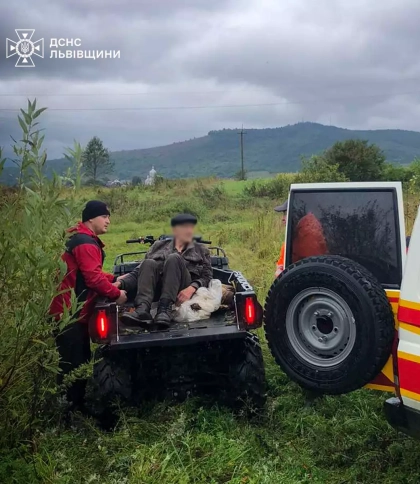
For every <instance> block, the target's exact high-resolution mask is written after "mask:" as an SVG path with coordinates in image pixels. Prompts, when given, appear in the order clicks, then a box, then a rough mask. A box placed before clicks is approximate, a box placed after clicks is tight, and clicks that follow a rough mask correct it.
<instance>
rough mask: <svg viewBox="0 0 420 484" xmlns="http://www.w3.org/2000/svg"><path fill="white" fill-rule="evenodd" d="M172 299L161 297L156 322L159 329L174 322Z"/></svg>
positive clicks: (166, 327) (165, 327)
mask: <svg viewBox="0 0 420 484" xmlns="http://www.w3.org/2000/svg"><path fill="white" fill-rule="evenodd" d="M172 305H173V303H172V301H170V300H168V299H161V300H160V301H159V306H158V310H157V313H156V317H155V324H156V326H157V327H158V329H168V328H169V327H170V326H171V322H172Z"/></svg>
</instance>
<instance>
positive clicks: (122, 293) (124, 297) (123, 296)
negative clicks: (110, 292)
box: [115, 291, 127, 305]
mask: <svg viewBox="0 0 420 484" xmlns="http://www.w3.org/2000/svg"><path fill="white" fill-rule="evenodd" d="M126 301H127V293H126V292H125V291H120V297H119V298H118V299H117V300H116V301H115V302H116V303H117V304H118V305H121V304H124V303H125V302H126Z"/></svg>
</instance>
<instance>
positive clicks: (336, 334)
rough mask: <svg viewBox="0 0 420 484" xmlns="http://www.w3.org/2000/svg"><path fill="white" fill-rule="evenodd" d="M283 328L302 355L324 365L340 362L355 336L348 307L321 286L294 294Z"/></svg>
mask: <svg viewBox="0 0 420 484" xmlns="http://www.w3.org/2000/svg"><path fill="white" fill-rule="evenodd" d="M286 332H287V336H288V337H289V341H290V344H291V345H292V348H293V350H294V351H295V353H296V354H297V355H298V356H299V357H300V358H301V359H303V360H304V361H305V362H307V363H309V364H311V365H314V366H318V367H320V366H321V367H325V368H328V367H331V366H335V365H337V364H339V363H341V362H343V361H344V360H345V358H346V357H347V356H348V355H349V353H350V352H351V350H352V349H353V346H354V343H355V340H356V325H355V320H354V317H353V313H352V311H351V309H350V307H349V306H348V304H347V303H346V301H344V299H343V298H342V297H341V296H339V295H338V294H337V293H335V292H333V291H330V290H329V289H324V288H309V289H305V290H304V291H301V292H300V293H299V294H297V295H296V296H295V297H294V298H293V300H292V302H291V303H290V305H289V308H288V310H287V313H286Z"/></svg>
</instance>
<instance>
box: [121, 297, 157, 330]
mask: <svg viewBox="0 0 420 484" xmlns="http://www.w3.org/2000/svg"><path fill="white" fill-rule="evenodd" d="M121 320H122V322H123V323H124V324H126V325H127V326H133V325H134V326H140V327H141V328H144V329H148V328H149V327H150V325H151V324H152V323H153V317H152V315H151V314H150V307H149V305H148V304H147V303H140V304H139V305H138V306H137V307H136V309H135V310H134V311H133V312H131V313H129V312H125V313H124V314H123V315H122V317H121Z"/></svg>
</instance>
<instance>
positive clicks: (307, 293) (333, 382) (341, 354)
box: [264, 256, 394, 394]
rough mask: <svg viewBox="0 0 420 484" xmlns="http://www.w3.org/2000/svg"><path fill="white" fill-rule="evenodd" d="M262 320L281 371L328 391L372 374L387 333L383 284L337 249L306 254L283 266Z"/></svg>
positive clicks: (383, 355) (390, 328) (389, 338)
mask: <svg viewBox="0 0 420 484" xmlns="http://www.w3.org/2000/svg"><path fill="white" fill-rule="evenodd" d="M264 327H265V333H266V337H267V340H268V344H269V347H270V350H271V352H272V354H273V356H274V358H275V359H276V361H277V363H278V364H279V365H280V367H281V368H282V369H283V371H284V372H285V373H286V374H287V375H288V376H289V377H290V378H291V379H292V380H294V381H295V382H297V383H298V384H299V385H301V386H302V387H304V388H306V389H309V390H313V391H316V392H320V393H328V394H341V393H348V392H351V391H353V390H356V389H358V388H361V387H363V386H364V385H366V384H367V383H369V382H370V381H371V380H373V378H374V377H375V376H376V375H377V374H378V373H379V372H380V371H381V370H382V368H383V366H384V365H385V363H386V361H387V359H388V358H389V355H390V354H391V349H392V343H393V339H394V317H393V313H392V308H391V306H390V304H389V301H388V299H387V297H386V293H385V291H384V289H383V288H382V286H381V285H380V283H379V282H378V281H377V280H376V279H375V277H374V276H373V275H372V274H371V273H370V272H368V271H367V270H366V269H365V268H364V267H363V266H361V265H359V264H357V263H356V262H353V261H351V260H349V259H346V258H343V257H339V256H318V257H309V258H307V259H303V260H301V261H299V262H297V263H296V264H293V265H292V266H290V267H289V268H288V269H286V270H285V271H284V272H283V273H282V275H281V276H280V277H279V278H278V279H276V281H275V282H274V283H273V285H272V287H271V289H270V291H269V294H268V296H267V300H266V304H265V315H264Z"/></svg>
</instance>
